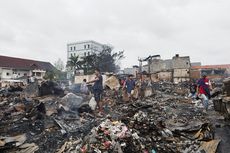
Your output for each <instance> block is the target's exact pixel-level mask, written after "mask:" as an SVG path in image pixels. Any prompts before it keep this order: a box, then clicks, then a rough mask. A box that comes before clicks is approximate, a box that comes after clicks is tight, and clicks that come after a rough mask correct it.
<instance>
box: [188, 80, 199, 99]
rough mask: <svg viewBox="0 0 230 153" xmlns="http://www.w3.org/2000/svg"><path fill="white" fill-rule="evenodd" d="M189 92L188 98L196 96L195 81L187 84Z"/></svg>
mask: <svg viewBox="0 0 230 153" xmlns="http://www.w3.org/2000/svg"><path fill="white" fill-rule="evenodd" d="M189 90H190V93H189V95H188V97H189V98H192V99H195V98H196V97H197V85H196V82H195V81H191V83H190V86H189Z"/></svg>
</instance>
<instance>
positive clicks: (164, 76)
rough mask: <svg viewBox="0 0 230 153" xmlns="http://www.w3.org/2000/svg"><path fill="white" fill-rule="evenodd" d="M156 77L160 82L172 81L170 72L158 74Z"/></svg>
mask: <svg viewBox="0 0 230 153" xmlns="http://www.w3.org/2000/svg"><path fill="white" fill-rule="evenodd" d="M157 75H158V79H159V80H160V81H172V72H159V73H157Z"/></svg>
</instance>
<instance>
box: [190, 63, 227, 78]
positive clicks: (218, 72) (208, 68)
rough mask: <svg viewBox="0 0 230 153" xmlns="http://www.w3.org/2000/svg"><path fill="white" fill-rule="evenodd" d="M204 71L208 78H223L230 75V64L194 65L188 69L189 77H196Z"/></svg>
mask: <svg viewBox="0 0 230 153" xmlns="http://www.w3.org/2000/svg"><path fill="white" fill-rule="evenodd" d="M203 72H205V73H206V74H207V76H208V78H210V79H216V78H225V77H229V76H230V64H222V65H194V66H192V67H191V70H190V77H191V78H192V79H198V78H199V77H200V76H201V74H202V73H203Z"/></svg>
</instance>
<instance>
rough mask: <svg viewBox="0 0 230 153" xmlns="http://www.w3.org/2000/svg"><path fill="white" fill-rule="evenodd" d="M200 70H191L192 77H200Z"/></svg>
mask: <svg viewBox="0 0 230 153" xmlns="http://www.w3.org/2000/svg"><path fill="white" fill-rule="evenodd" d="M200 75H201V74H200V70H193V69H192V70H190V78H191V79H199V78H200Z"/></svg>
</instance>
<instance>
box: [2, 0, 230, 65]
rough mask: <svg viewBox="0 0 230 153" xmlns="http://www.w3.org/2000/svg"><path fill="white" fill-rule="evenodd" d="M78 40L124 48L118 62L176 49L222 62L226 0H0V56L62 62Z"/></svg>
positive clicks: (227, 44)
mask: <svg viewBox="0 0 230 153" xmlns="http://www.w3.org/2000/svg"><path fill="white" fill-rule="evenodd" d="M81 40H95V41H98V42H100V43H109V44H112V45H113V46H114V47H115V49H114V50H115V51H119V50H125V56H126V58H125V59H124V60H122V67H127V66H132V65H134V64H138V61H137V58H138V57H145V56H148V55H155V54H160V55H161V57H162V58H163V59H167V58H171V57H172V56H173V55H174V54H176V53H179V54H180V55H181V56H187V55H189V56H190V57H191V61H192V62H197V61H200V62H202V64H228V63H230V62H229V57H230V51H229V50H230V0H0V55H7V56H14V57H21V58H30V59H36V60H43V61H50V62H51V63H53V62H54V61H56V60H57V59H58V58H61V59H62V60H63V61H64V62H66V58H67V57H66V55H67V53H66V52H67V51H66V44H67V43H69V42H75V41H81Z"/></svg>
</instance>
